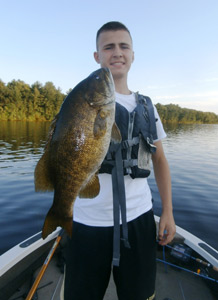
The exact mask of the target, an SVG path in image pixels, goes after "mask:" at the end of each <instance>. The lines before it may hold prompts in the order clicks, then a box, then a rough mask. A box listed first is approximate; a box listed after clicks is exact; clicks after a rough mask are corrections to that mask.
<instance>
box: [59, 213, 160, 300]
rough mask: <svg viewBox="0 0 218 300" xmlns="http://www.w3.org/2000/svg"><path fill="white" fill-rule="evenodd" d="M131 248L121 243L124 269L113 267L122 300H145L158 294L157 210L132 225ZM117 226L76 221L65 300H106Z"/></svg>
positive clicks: (130, 226)
mask: <svg viewBox="0 0 218 300" xmlns="http://www.w3.org/2000/svg"><path fill="white" fill-rule="evenodd" d="M128 230H129V242H130V246H131V248H130V249H128V248H125V247H124V245H123V243H122V241H121V249H120V253H121V256H120V266H119V267H114V268H113V276H114V282H115V284H116V289H117V295H118V298H119V300H145V299H147V298H149V297H150V296H152V295H153V294H154V290H155V275H156V227H155V221H154V216H153V211H152V210H151V211H149V212H147V213H145V214H143V215H141V216H140V217H138V218H137V219H135V220H133V221H131V222H129V223H128ZM112 253H113V227H92V226H86V225H83V224H79V223H76V222H74V225H73V236H72V239H70V240H69V243H68V249H67V259H66V274H65V275H66V276H65V291H64V300H102V299H103V297H104V294H105V291H106V289H107V286H108V282H109V279H110V275H111V264H112Z"/></svg>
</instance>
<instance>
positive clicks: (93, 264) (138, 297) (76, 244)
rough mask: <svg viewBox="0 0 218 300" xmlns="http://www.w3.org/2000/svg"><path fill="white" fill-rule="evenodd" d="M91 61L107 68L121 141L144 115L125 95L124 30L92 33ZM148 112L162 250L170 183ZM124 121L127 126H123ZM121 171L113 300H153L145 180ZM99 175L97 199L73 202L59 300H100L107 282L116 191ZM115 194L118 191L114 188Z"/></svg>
mask: <svg viewBox="0 0 218 300" xmlns="http://www.w3.org/2000/svg"><path fill="white" fill-rule="evenodd" d="M94 58H95V60H96V62H97V63H98V64H100V66H101V67H107V68H109V69H110V71H111V73H112V76H113V79H114V83H115V90H116V102H117V104H116V105H117V106H116V122H117V125H118V127H119V124H120V130H121V129H122V128H124V129H122V130H121V133H122V136H123V134H124V135H125V134H126V133H125V132H123V131H125V126H123V127H122V122H124V121H127V124H128V123H131V122H130V119H131V116H133V118H135V119H134V121H132V124H133V125H132V126H133V127H132V130H133V132H134V130H136V129H135V127H137V126H136V125H135V124H140V122H141V120H142V118H143V117H140V116H141V114H140V108H139V107H141V108H142V109H144V105H142V106H140V105H137V99H138V95H137V94H135V93H133V92H131V90H130V89H129V87H128V83H127V77H128V72H129V70H130V67H131V64H132V62H133V61H134V52H133V46H132V38H131V35H130V32H129V30H128V29H127V28H126V27H125V26H124V25H123V24H121V23H119V22H109V23H107V24H105V25H103V26H102V27H101V28H100V29H99V31H98V33H97V51H96V52H95V53H94ZM148 100H149V99H148ZM148 100H147V101H148ZM136 106H137V107H138V108H137V109H136ZM153 109H154V114H155V118H154V120H155V119H156V120H157V121H156V122H155V121H154V122H155V126H156V130H157V136H156V139H154V141H153V144H154V145H150V144H149V146H151V148H152V149H154V148H155V146H156V151H151V152H152V153H153V154H152V162H153V168H154V174H155V178H156V182H157V185H158V189H159V193H160V197H161V200H162V215H161V218H160V226H159V234H158V239H159V243H160V244H161V245H166V244H167V243H169V242H170V241H171V240H172V239H173V237H174V234H175V223H174V218H173V212H172V197H171V178H170V171H169V167H168V163H167V160H166V158H165V155H164V151H163V147H162V143H161V139H162V138H164V137H165V136H166V134H165V132H164V130H163V126H162V124H161V121H160V118H159V116H158V113H157V111H156V109H155V108H153ZM117 111H118V112H119V115H117ZM132 112H133V113H132ZM125 118H128V120H124V119H125ZM140 118H141V119H140ZM143 120H144V119H143ZM137 122H138V123H137ZM124 123H125V122H124ZM121 127H122V128H121ZM142 127H143V126H142ZM127 130H129V129H128V128H127ZM137 138H138V137H136V140H137V141H138V140H139V139H137ZM137 143H140V142H137ZM137 147H138V146H137ZM139 147H140V146H139ZM130 148H131V147H130ZM132 148H133V147H132ZM132 148H131V149H132ZM136 149H139V148H136ZM131 151H132V150H131ZM137 151H138V150H137ZM127 152H128V149H127ZM127 169H128V170H129V171H126V172H125V175H122V178H123V181H124V186H125V193H124V194H125V196H124V198H125V200H126V203H125V205H126V216H124V217H126V218H127V226H128V237H127V238H128V242H129V244H130V247H126V246H127V245H126V246H125V245H124V244H123V242H122V238H121V241H120V245H119V246H120V252H119V253H118V254H120V261H119V262H118V264H117V265H116V264H115V266H114V267H113V276H114V281H115V284H116V289H117V295H118V299H119V300H146V299H150V300H151V299H154V297H155V296H154V295H155V275H156V267H155V265H156V257H155V252H156V228H155V222H154V216H153V211H152V196H151V192H150V188H149V186H148V183H147V179H146V176H147V175H145V173H143V172H142V174H141V173H140V172H139V173H140V174H138V173H137V172H138V170H139V169H138V166H137V165H136V174H135V175H134V176H133V173H132V172H134V170H135V169H134V170H133V168H132V167H131V166H129V167H128V168H127ZM101 172H102V173H100V174H99V179H100V186H101V189H100V194H99V195H98V196H97V197H96V198H94V199H78V201H76V202H75V206H74V227H73V236H72V239H71V240H70V242H69V247H68V255H67V263H66V276H65V292H64V293H65V294H64V295H65V296H64V297H65V298H64V299H65V300H70V299H72V300H73V299H75V300H102V299H103V297H104V294H105V291H106V288H107V285H108V282H109V278H110V274H111V266H112V261H113V258H114V257H113V247H114V243H116V241H115V242H113V236H114V230H115V226H114V218H113V212H114V205H113V198H114V197H115V196H116V188H114V185H113V184H114V182H113V183H112V181H113V180H112V175H111V174H109V173H110V172H107V171H106V173H104V169H103V171H102V170H101ZM117 176H118V175H117ZM119 176H120V175H119ZM133 178H134V179H133ZM117 189H119V188H118V186H117ZM117 192H118V191H117ZM118 198H119V197H118ZM118 201H119V200H118ZM118 206H119V205H118ZM121 213H122V212H121ZM118 215H119V212H118ZM124 219H125V218H124ZM122 220H123V219H122ZM118 222H119V221H118ZM118 225H119V224H118ZM122 227H124V222H123V225H121V229H122ZM123 238H124V236H123ZM118 248H119V247H118ZM118 259H119V258H118Z"/></svg>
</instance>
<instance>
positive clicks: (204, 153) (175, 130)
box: [0, 122, 218, 253]
mask: <svg viewBox="0 0 218 300" xmlns="http://www.w3.org/2000/svg"><path fill="white" fill-rule="evenodd" d="M48 129H49V123H48V122H1V126H0V185H1V194H0V205H1V210H0V226H1V229H2V230H1V233H0V240H1V244H0V253H3V252H4V251H6V250H7V249H8V248H10V247H12V246H13V245H15V244H17V243H18V242H20V241H22V240H23V239H24V238H27V237H28V236H29V235H31V234H34V233H35V232H38V231H40V230H41V227H42V224H43V221H44V217H45V215H46V213H47V210H48V209H49V207H50V205H51V203H52V199H53V194H52V193H43V194H38V193H35V191H34V176H33V174H34V168H35V165H36V163H37V161H38V159H39V157H40V156H41V154H42V152H43V147H44V145H45V141H46V137H47V133H48ZM165 130H166V132H167V134H168V136H167V138H166V139H165V140H164V141H163V144H164V148H165V153H166V156H167V159H168V161H169V164H170V168H171V175H172V191H173V199H174V214H175V220H176V223H177V224H178V225H180V226H182V227H184V228H185V229H187V230H190V231H191V232H193V233H194V234H196V235H197V236H199V237H200V238H202V239H204V240H205V241H207V242H208V243H210V244H211V245H212V246H213V247H215V248H216V249H218V240H217V229H216V228H217V225H218V182H217V181H218V160H217V153H218V125H181V124H180V125H178V126H175V125H173V126H172V125H170V126H169V125H168V126H165ZM149 182H150V185H151V187H152V191H153V197H154V199H155V204H154V209H155V213H156V214H160V212H161V210H160V208H161V205H160V199H159V196H158V193H157V188H156V185H155V183H154V178H153V174H152V175H151V177H150V179H149Z"/></svg>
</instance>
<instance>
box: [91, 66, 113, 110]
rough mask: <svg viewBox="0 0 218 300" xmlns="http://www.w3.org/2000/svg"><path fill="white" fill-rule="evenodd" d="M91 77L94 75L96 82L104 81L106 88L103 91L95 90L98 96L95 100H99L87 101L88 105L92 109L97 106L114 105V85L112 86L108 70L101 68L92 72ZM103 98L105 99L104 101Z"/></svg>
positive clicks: (110, 74)
mask: <svg viewBox="0 0 218 300" xmlns="http://www.w3.org/2000/svg"><path fill="white" fill-rule="evenodd" d="M91 75H92V76H93V75H94V76H95V78H96V79H97V80H98V79H101V80H102V81H104V82H105V85H106V88H105V89H104V90H101V89H99V90H98V91H97V90H96V91H95V92H96V93H97V94H98V97H97V98H99V101H98V100H97V99H95V100H94V101H92V100H91V99H89V100H88V102H89V104H90V105H91V106H92V107H97V106H106V105H110V104H112V103H115V85H114V80H113V76H112V73H111V71H110V69H109V68H101V69H99V70H97V71H95V72H93V73H92V74H91ZM105 98H107V100H106V101H105Z"/></svg>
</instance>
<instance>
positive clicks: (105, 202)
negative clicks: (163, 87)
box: [73, 93, 166, 227]
mask: <svg viewBox="0 0 218 300" xmlns="http://www.w3.org/2000/svg"><path fill="white" fill-rule="evenodd" d="M116 102H118V103H119V104H121V105H123V106H124V107H125V108H126V109H127V110H128V111H130V112H131V111H133V110H134V108H135V107H136V99H135V94H134V93H132V94H131V95H121V94H118V93H116ZM154 113H155V118H156V119H157V122H156V127H157V136H158V139H157V140H155V141H158V140H161V139H163V138H165V137H166V133H165V131H164V129H163V125H162V123H161V121H160V117H159V115H158V112H157V110H156V108H155V106H154ZM98 177H99V181H100V193H99V195H98V196H97V197H95V198H93V199H81V198H77V199H76V201H75V204H74V212H73V219H74V221H76V222H79V223H82V224H86V225H89V226H102V227H105V226H113V225H114V221H113V191H112V176H111V174H106V173H104V174H99V175H98ZM124 183H125V191H126V211H127V222H129V221H131V220H134V219H135V218H137V217H139V216H140V215H141V214H143V213H145V212H147V211H149V210H150V209H151V208H152V201H151V200H152V196H151V191H150V188H149V186H148V182H147V179H146V178H135V179H132V178H131V177H130V176H129V175H126V176H124ZM120 223H121V220H120Z"/></svg>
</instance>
